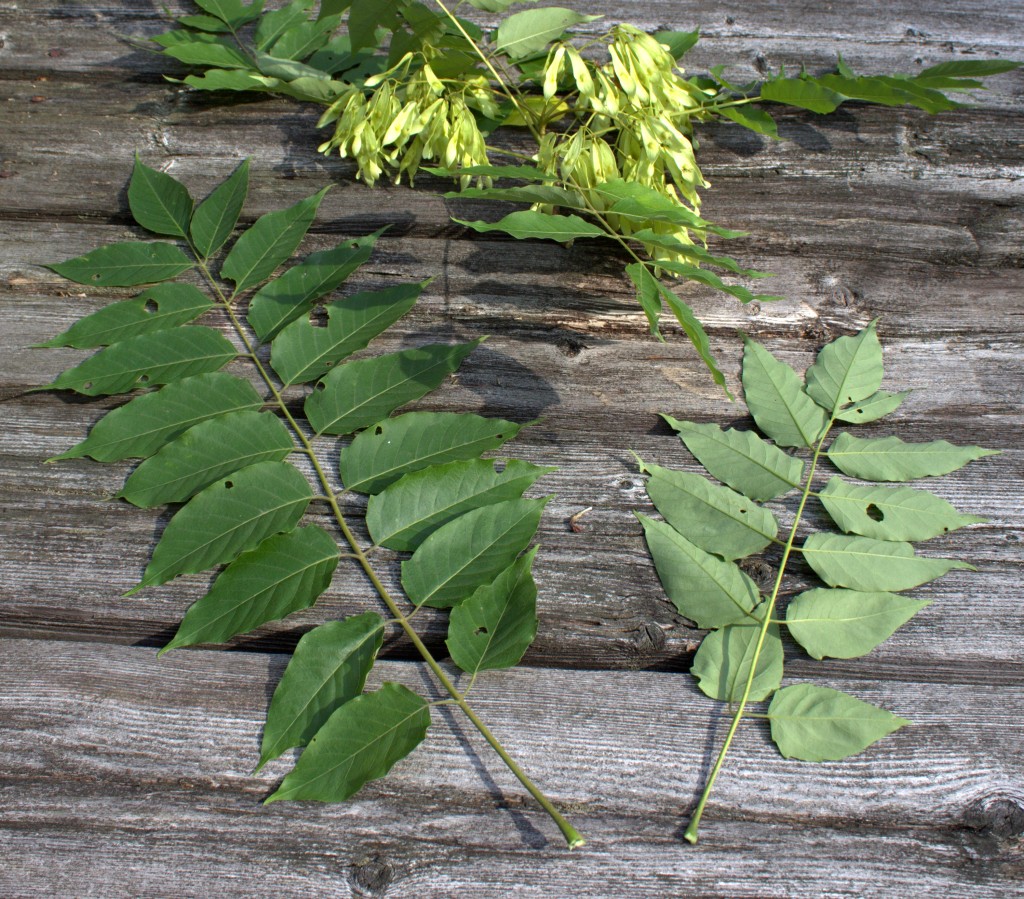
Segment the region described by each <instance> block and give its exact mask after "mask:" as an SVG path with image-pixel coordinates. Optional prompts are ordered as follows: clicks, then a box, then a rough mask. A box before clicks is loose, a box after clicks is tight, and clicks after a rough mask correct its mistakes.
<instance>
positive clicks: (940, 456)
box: [828, 433, 999, 481]
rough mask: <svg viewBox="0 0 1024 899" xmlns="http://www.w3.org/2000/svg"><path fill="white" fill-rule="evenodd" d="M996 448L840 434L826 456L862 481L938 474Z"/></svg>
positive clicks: (891, 479) (995, 453) (954, 469)
mask: <svg viewBox="0 0 1024 899" xmlns="http://www.w3.org/2000/svg"><path fill="white" fill-rule="evenodd" d="M998 454H999V450H991V449H984V448H983V447H980V446H954V445H953V444H952V443H947V442H946V441H945V440H933V441H931V442H930V443H906V442H904V441H902V440H900V438H899V437H878V438H862V437H853V436H852V435H850V434H847V433H843V434H840V435H839V436H838V437H837V438H836V440H835V442H834V443H833V444H832V446H831V447H830V448H829V451H828V458H829V460H830V461H831V462H832V464H833V465H835V466H836V468H838V469H839V470H840V471H841V472H843V473H844V474H848V475H850V477H853V478H862V479H863V480H865V481H912V480H914V479H915V478H924V477H937V476H939V475H944V474H949V473H950V472H951V471H956V470H957V469H958V468H963V466H965V465H966V464H967V463H968V462H973V461H974V460H975V459H980V458H982V457H983V456H994V455H998Z"/></svg>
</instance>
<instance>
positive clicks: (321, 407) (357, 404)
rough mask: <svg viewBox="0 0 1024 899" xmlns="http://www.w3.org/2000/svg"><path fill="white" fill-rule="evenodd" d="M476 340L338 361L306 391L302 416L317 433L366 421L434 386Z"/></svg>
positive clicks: (350, 428) (347, 428) (346, 430)
mask: <svg viewBox="0 0 1024 899" xmlns="http://www.w3.org/2000/svg"><path fill="white" fill-rule="evenodd" d="M482 341H483V338H479V339H477V340H473V341H470V342H469V343H461V344H455V345H454V346H449V345H447V344H440V343H437V344H430V345H428V346H423V347H417V348H416V349H412V350H402V351H401V352H398V353H388V354H386V355H384V356H377V357H375V358H373V359H360V360H358V361H356V362H349V363H347V364H346V365H342V366H339V367H338V368H335V369H333V370H332V371H331V372H330V373H329V374H328V375H327V377H326V378H324V379H323V380H322V381H321V382H320V383H319V384H317V386H316V389H315V390H314V391H313V392H312V393H311V394H310V395H309V397H307V399H306V405H305V411H306V417H307V418H308V419H309V423H310V425H312V427H313V429H314V431H316V433H317V434H339V435H340V434H350V433H352V432H353V431H357V430H359V429H360V428H365V427H368V426H369V425H372V424H374V423H375V422H377V421H379V420H380V419H382V418H384V417H386V416H388V415H390V414H391V413H392V412H394V410H395V409H397V408H398V407H399V406H404V405H405V404H406V403H409V402H412V401H413V400H418V399H419V398H420V397H422V396H425V395H426V394H427V393H429V392H430V391H431V390H434V389H435V388H437V387H438V386H439V385H440V384H441V382H442V381H443V380H444V379H445V378H446V377H448V375H450V374H452V373H453V372H454V371H455V370H456V369H457V368H458V367H459V365H460V364H461V363H462V360H463V359H465V358H466V356H468V355H469V354H470V353H471V352H473V350H474V349H476V347H478V346H479V345H480V344H481V343H482Z"/></svg>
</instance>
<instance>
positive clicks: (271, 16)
mask: <svg viewBox="0 0 1024 899" xmlns="http://www.w3.org/2000/svg"><path fill="white" fill-rule="evenodd" d="M312 6H313V0H293V2H291V3H289V4H288V5H287V6H283V7H281V9H275V10H273V11H272V12H268V13H266V14H264V15H262V16H260V21H259V24H258V25H257V26H256V33H255V34H254V35H253V44H254V45H255V47H256V49H257V50H262V51H264V52H270V49H271V47H272V46H273V45H274V41H276V40H277V39H278V38H279V37H281V35H283V34H284V33H285V32H286V31H288V30H289V29H290V28H294V27H295V26H297V25H302V24H303V23H305V22H306V21H307V20H308V18H309V9H310V7H312ZM338 11H339V12H340V11H341V10H338ZM326 15H329V14H326Z"/></svg>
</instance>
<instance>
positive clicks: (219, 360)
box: [43, 325, 238, 396]
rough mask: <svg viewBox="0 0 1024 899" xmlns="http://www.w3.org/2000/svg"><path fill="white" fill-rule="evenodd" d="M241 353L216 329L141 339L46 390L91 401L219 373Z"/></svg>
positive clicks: (105, 353)
mask: <svg viewBox="0 0 1024 899" xmlns="http://www.w3.org/2000/svg"><path fill="white" fill-rule="evenodd" d="M237 355H238V351H237V350H236V349H235V348H234V346H232V344H231V342H230V341H229V340H227V339H226V338H225V337H224V336H223V335H222V334H220V333H218V332H217V331H214V330H213V329H212V328H206V327H200V326H195V325H187V326H185V327H181V328H172V329H170V330H168V331H157V332H156V333H153V334H139V335H138V336H136V337H129V338H128V339H127V340H122V341H121V342H120V343H115V344H114V345H113V346H109V347H107V348H106V349H104V350H100V351H99V352H98V353H96V355H95V356H90V357H89V358H88V359H86V360H85V361H84V362H82V363H81V364H79V365H76V366H75V367H74V368H70V369H68V370H67V371H66V372H64V373H63V374H61V375H60V376H58V377H57V379H56V380H55V381H53V383H52V384H48V385H47V386H46V387H45V388H43V389H45V390H74V391H75V392H76V393H83V394H85V395H86V396H102V395H109V394H114V393H127V392H128V391H130V390H134V389H135V388H136V387H155V386H156V385H158V384H168V383H170V382H171V381H179V380H181V379H182V378H187V377H189V376H190V375H198V374H202V373H204V372H210V371H217V369H219V368H221V367H223V366H224V365H227V363H228V362H230V361H231V360H232V359H234V358H235V356H237Z"/></svg>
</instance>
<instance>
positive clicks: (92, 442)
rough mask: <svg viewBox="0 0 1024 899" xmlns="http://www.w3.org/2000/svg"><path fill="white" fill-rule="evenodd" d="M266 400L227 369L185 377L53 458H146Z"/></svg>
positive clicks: (113, 414)
mask: <svg viewBox="0 0 1024 899" xmlns="http://www.w3.org/2000/svg"><path fill="white" fill-rule="evenodd" d="M262 405H263V399H262V398H261V397H260V395H259V394H258V393H257V392H256V390H255V389H254V388H253V386H252V385H251V384H250V383H249V382H248V381H243V380H241V379H240V378H236V377H235V376H234V375H228V374H224V373H223V372H213V373H211V374H205V375H194V376H192V377H190V378H182V379H181V380H180V381H176V382H175V383H173V384H168V385H167V386H166V387H164V388H162V389H161V390H159V391H157V392H156V393H147V394H144V395H143V396H137V397H136V398H135V399H133V400H132V401H131V402H129V403H125V404H124V405H123V406H120V407H118V408H117V409H113V410H111V411H110V412H108V413H107V414H106V416H104V417H103V418H101V419H100V420H99V421H98V422H97V423H96V425H95V426H94V427H93V429H92V430H91V431H90V432H89V436H88V437H87V438H86V439H85V440H83V441H82V442H81V443H79V444H77V445H75V446H73V447H72V448H71V449H69V450H67V451H66V452H63V453H61V454H60V455H59V456H54V457H53V459H51V460H50V461H51V462H56V461H58V460H60V459H78V458H80V457H82V456H91V457H92V458H93V459H95V460H96V461H97V462H115V461H117V460H118V459H131V458H133V457H134V458H142V459H144V458H146V457H147V456H151V455H153V453H155V452H156V451H157V450H158V449H160V447H161V446H163V445H164V444H165V443H167V441H169V440H173V439H174V438H175V437H177V436H178V434H181V433H183V432H184V431H186V430H188V429H189V428H190V427H192V425H195V424H198V423H199V422H201V421H207V420H208V419H211V418H215V417H216V416H218V415H222V414H224V413H227V412H239V411H242V410H243V409H259V408H260V407H261V406H262Z"/></svg>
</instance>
